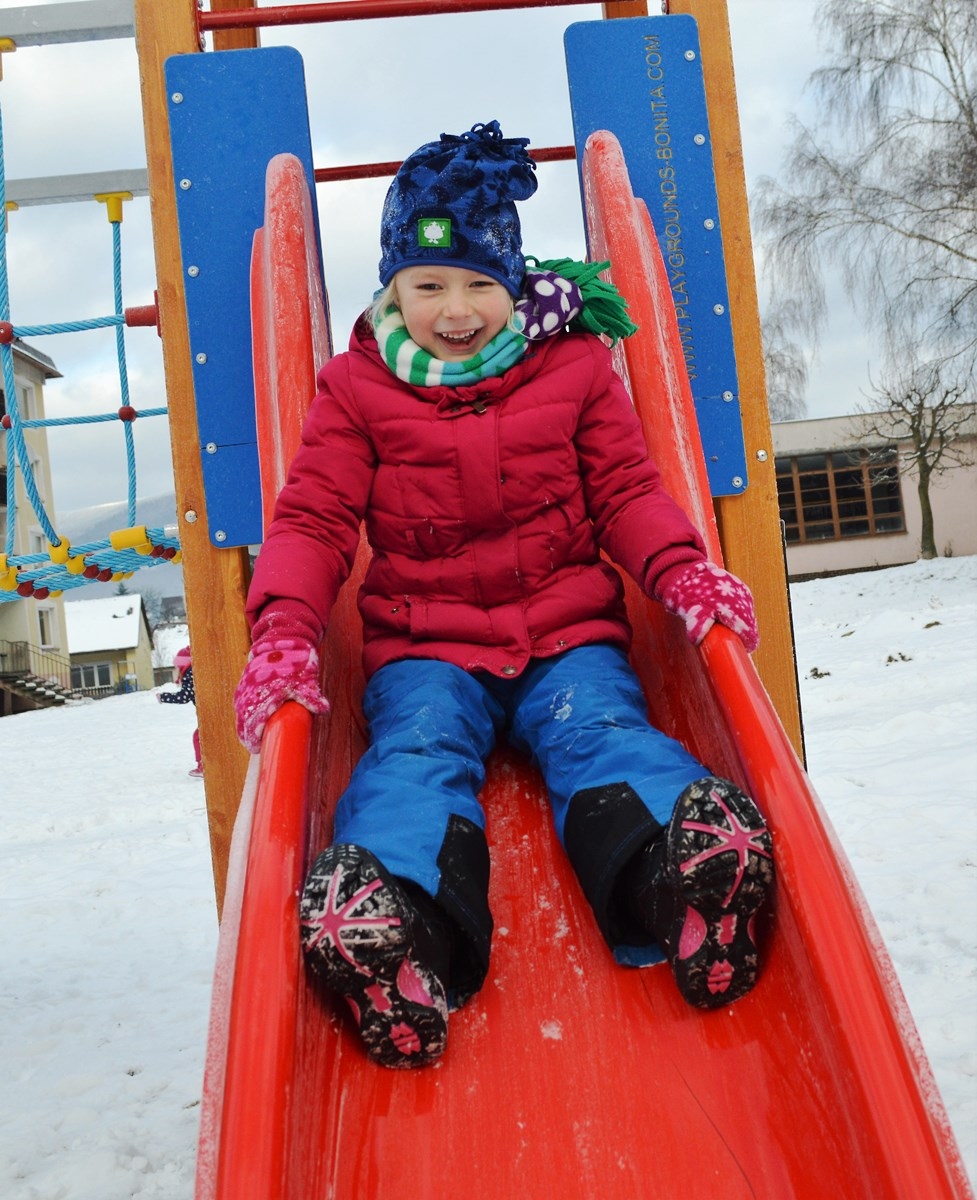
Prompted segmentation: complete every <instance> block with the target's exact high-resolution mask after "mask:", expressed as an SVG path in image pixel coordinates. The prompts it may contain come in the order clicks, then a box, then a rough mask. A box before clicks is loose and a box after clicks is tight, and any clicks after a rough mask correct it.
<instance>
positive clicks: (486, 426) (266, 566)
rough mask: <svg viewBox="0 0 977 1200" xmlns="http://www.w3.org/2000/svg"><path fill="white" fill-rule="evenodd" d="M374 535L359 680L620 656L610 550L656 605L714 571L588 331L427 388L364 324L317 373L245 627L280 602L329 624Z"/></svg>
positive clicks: (617, 592) (620, 619)
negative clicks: (683, 566)
mask: <svg viewBox="0 0 977 1200" xmlns="http://www.w3.org/2000/svg"><path fill="white" fill-rule="evenodd" d="M364 520H365V522H366V533H367V538H368V540H369V543H370V546H371V547H372V550H373V557H372V562H371V565H370V567H369V570H368V572H367V576H366V579H365V582H364V584H363V587H362V588H361V590H360V594H359V608H360V613H361V614H362V617H363V625H364V647H363V657H364V665H365V669H366V674H367V676H369V675H371V674H372V673H373V672H374V671H376V670H377V669H378V668H379V667H381V666H383V665H384V664H385V663H388V662H392V661H393V660H395V659H401V658H437V659H442V660H444V661H447V662H452V663H455V664H456V665H457V666H460V667H463V668H464V669H466V670H470V671H474V670H487V671H490V672H492V673H493V674H495V675H501V676H510V675H516V674H518V673H519V672H521V670H522V669H523V668H524V667H525V666H526V664H527V662H528V661H529V659H530V658H533V657H547V656H549V655H553V654H559V653H560V652H561V651H563V650H566V649H569V648H571V647H574V646H580V645H583V644H586V643H592V642H610V643H613V644H615V645H618V646H622V647H625V648H627V646H628V644H629V642H630V636H631V631H630V627H629V625H628V620H627V615H626V613H625V609H624V603H623V587H622V583H621V580H620V577H619V576H618V574H617V572H616V571H615V570H614V569H613V567H611V566H610V565H609V564H608V563H607V562H605V561H604V560H603V559H602V558H601V554H600V551H601V549H603V550H604V551H605V552H606V553H607V555H608V556H609V557H610V558H611V559H613V560H614V562H616V563H618V564H620V566H622V567H623V568H624V569H625V570H626V571H628V572H629V573H630V574H631V575H632V576H633V577H634V578H635V579H636V580H637V581H638V583H639V584H640V585H641V587H642V588H643V589H644V590H645V592H646V593H647V594H649V595H653V594H654V587H655V582H656V580H657V578H658V576H659V575H660V574H661V572H662V571H664V570H665V569H667V568H668V567H670V566H674V565H675V564H676V563H679V562H695V561H698V560H700V559H703V558H705V550H704V547H703V543H702V539H701V538H700V536H699V534H698V533H697V531H696V530H695V529H694V528H693V526H692V525H691V524H690V522H689V520H688V518H687V517H686V516H685V514H684V513H683V512H682V510H681V509H680V508H679V507H678V506H677V505H676V504H675V502H674V501H673V500H672V499H671V498H670V497H669V496H668V495H667V494H666V493H665V492H664V490H663V489H662V486H661V482H660V478H659V474H658V470H657V468H656V467H655V466H654V464H653V463H652V462H651V461H650V459H649V458H648V455H647V451H646V449H645V444H644V440H643V437H642V434H641V431H640V427H639V425H638V420H637V418H636V416H635V414H634V411H633V408H632V406H631V400H630V397H629V396H628V394H627V392H626V390H625V388H624V385H623V384H622V382H621V380H620V378H619V377H618V376H617V375H616V374H615V373H614V371H613V369H612V366H611V356H610V352H609V351H608V349H607V348H606V346H605V345H604V344H603V343H602V342H601V341H600V340H599V339H598V338H596V337H592V336H591V335H589V334H562V335H557V336H555V337H551V338H548V339H547V340H546V341H544V342H541V343H534V344H531V345H530V346H529V349H528V350H527V352H526V355H525V357H524V358H523V359H522V360H521V361H520V362H519V363H517V364H516V365H515V366H514V367H512V368H511V369H510V370H508V371H507V372H506V373H505V374H504V375H502V376H500V377H497V378H494V379H486V380H483V381H481V382H480V383H477V384H475V385H472V386H468V387H460V388H446V387H431V388H415V387H411V386H410V385H408V384H406V383H403V382H401V381H400V380H398V379H397V378H396V377H395V376H394V375H393V374H392V373H391V372H390V371H389V370H388V369H387V367H386V366H385V365H384V364H383V362H382V360H381V359H380V356H379V353H378V349H377V344H376V341H375V339H374V338H373V335H372V333H371V332H369V331H368V330H367V329H366V328H365V327H364V325H363V324H362V322H361V323H360V325H358V327H357V329H356V330H354V333H353V337H352V338H351V341H350V350H349V352H348V353H347V354H340V355H337V356H336V357H335V358H333V359H331V360H330V361H329V362H328V363H326V365H325V366H324V367H323V368H322V370H321V371H320V373H319V391H318V394H317V396H316V398H315V401H314V403H313V405H312V407H311V409H310V411H309V415H308V418H307V420H306V424H305V428H304V430H303V435H302V446H301V448H300V449H299V451H298V453H297V454H296V456H295V459H294V461H293V463H292V467H291V470H290V472H289V476H288V481H287V483H286V484H285V487H284V488H283V489H282V492H281V495H280V496H279V498H278V503H277V506H276V509H275V518H274V521H273V522H272V524H271V527H270V529H269V530H268V536H267V538H266V540H265V543H264V546H263V547H262V550H261V553H260V555H259V556H258V561H257V563H256V566H255V572H254V578H253V580H252V584H251V590H250V594H249V597H248V616H249V619H250V620H251V621H252V623H253V622H254V620H255V619H256V618H257V616H258V614H259V613H260V612H261V610H262V609H263V608H264V607H265V605H267V604H268V603H269V602H270V601H274V600H276V599H283V598H284V599H290V600H297V601H300V602H301V603H302V604H304V605H305V606H307V608H308V609H310V610H311V612H312V613H314V614H315V616H316V618H317V620H318V621H319V622H321V624H322V627H323V628H325V625H326V623H327V621H328V619H329V613H330V611H331V609H332V605H333V603H334V601H335V599H336V594H337V592H338V591H339V588H340V586H341V584H342V583H343V581H344V580H345V579H346V577H347V575H348V574H349V571H350V569H351V566H352V562H353V558H354V555H355V552H356V547H357V544H358V541H359V530H360V522H361V521H364Z"/></svg>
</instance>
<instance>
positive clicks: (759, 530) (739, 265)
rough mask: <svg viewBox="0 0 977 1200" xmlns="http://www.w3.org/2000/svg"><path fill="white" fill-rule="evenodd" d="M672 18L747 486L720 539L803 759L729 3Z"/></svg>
mask: <svg viewBox="0 0 977 1200" xmlns="http://www.w3.org/2000/svg"><path fill="white" fill-rule="evenodd" d="M669 12H671V13H687V14H689V15H690V16H693V17H695V18H696V20H697V22H698V25H699V40H700V44H701V48H702V70H703V74H704V76H705V88H706V104H707V107H708V110H709V130H710V135H711V139H712V146H713V159H714V162H715V170H716V191H717V195H718V200H719V213H720V222H721V224H722V230H723V249H724V252H725V258H726V274H727V278H728V284H729V303H730V319H731V322H732V327H733V344H734V348H735V352H736V366H737V374H738V377H739V389H740V406H741V411H742V414H743V433H744V438H745V442H746V463H747V470H748V471H749V480H750V482H749V487H748V488H747V489H746V491H745V492H744V493H742V495H739V496H724V497H720V498H719V499H717V501H716V519H717V522H718V525H719V536H720V540H721V542H722V546H723V554H724V556H725V559H726V565H727V566H728V567H729V569H730V570H731V571H733V572H734V573H735V574H737V575H739V576H740V577H741V578H742V579H744V580H745V581H746V582H747V583H748V584H749V586H750V588H751V590H752V591H753V596H754V600H755V602H756V608H757V616H758V619H759V624H760V647H759V649H758V650H757V652H756V654H755V655H754V661H755V663H756V666H757V670H758V672H759V674H760V678H761V679H762V680H763V684H764V686H765V688H766V689H767V692H768V694H769V696H770V699H771V700H772V702H773V705H774V708H775V709H776V710H777V714H778V716H779V717H780V720H781V722H782V723H783V726H784V730H785V731H786V733H787V736H788V737H789V738H790V740H791V742H792V743H793V745H794V748H795V750H796V751H797V752H798V754H799V755H801V757H803V733H802V729H801V714H800V704H799V701H798V695H797V674H796V668H795V664H794V639H793V633H792V630H791V623H790V606H789V597H788V594H787V569H786V563H785V558H784V549H783V541H782V536H781V531H780V509H779V506H778V504H777V480H776V473H775V469H774V449H773V436H772V433H771V429H770V411H769V408H768V405H767V386H766V377H765V374H764V367H763V347H762V344H761V341H760V312H759V305H758V302H757V291H756V274H755V268H754V263H753V242H752V238H751V235H750V217H749V210H748V207H747V195H746V176H745V173H744V170H743V146H742V142H741V140H740V126H739V113H738V110H737V107H736V84H735V80H734V77H733V53H732V46H731V43H730V36H729V13H728V10H727V7H726V0H670V3H669Z"/></svg>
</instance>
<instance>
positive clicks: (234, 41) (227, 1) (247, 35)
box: [210, 0, 259, 50]
mask: <svg viewBox="0 0 977 1200" xmlns="http://www.w3.org/2000/svg"><path fill="white" fill-rule="evenodd" d="M255 7H256V0H210V11H211V12H227V11H229V10H230V9H232V8H255ZM258 32H259V31H258V30H257V29H216V30H215V31H214V49H215V50H253V49H256V48H257V46H258Z"/></svg>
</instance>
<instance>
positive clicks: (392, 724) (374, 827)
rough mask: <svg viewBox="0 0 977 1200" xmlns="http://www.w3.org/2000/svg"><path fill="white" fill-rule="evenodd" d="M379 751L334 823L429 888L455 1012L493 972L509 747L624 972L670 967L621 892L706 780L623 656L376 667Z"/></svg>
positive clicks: (348, 838) (604, 649)
mask: <svg viewBox="0 0 977 1200" xmlns="http://www.w3.org/2000/svg"><path fill="white" fill-rule="evenodd" d="M363 709H364V713H365V716H366V718H367V721H368V723H369V731H370V744H369V747H368V749H367V750H366V752H365V753H364V755H363V757H362V759H361V760H360V762H359V764H358V765H357V767H356V769H355V771H354V772H353V776H352V778H351V780H350V783H349V786H348V788H347V789H346V791H345V792H344V793H343V795H342V796H341V797H340V800H339V803H338V805H337V809H336V818H335V831H334V838H335V841H336V842H351V843H354V844H356V845H358V846H363V847H364V848H366V849H368V850H370V851H371V852H372V853H373V854H375V855H376V856H377V858H379V859H380V861H381V862H382V863H383V864H384V866H385V867H386V868H387V870H388V871H390V872H391V874H393V875H396V876H398V877H400V878H402V879H406V880H411V881H412V882H413V883H415V884H417V885H419V886H420V887H421V888H422V889H423V890H424V891H425V892H427V893H428V894H429V895H430V896H431V897H433V898H434V900H435V901H436V902H437V903H438V904H439V905H440V906H441V908H442V909H443V910H445V911H446V912H447V913H448V914H449V916H450V917H451V918H452V920H453V922H454V925H455V926H457V928H458V929H459V931H460V934H461V936H460V938H459V939H458V942H459V946H458V949H457V951H456V953H455V954H454V955H453V961H452V979H451V981H450V984H449V991H451V992H452V993H453V995H454V997H455V999H456V1002H457V1003H461V1002H462V1001H463V1000H464V999H466V998H467V997H468V996H470V995H472V994H473V993H474V992H475V991H477V990H478V988H479V987H480V986H481V984H482V982H483V980H484V978H485V974H486V972H487V970H488V959H489V946H490V941H491V935H492V917H491V913H490V911H489V906H488V878H489V856H488V845H487V842H486V838H485V815H484V812H483V811H482V808H481V805H480V804H479V801H478V793H479V791H480V789H481V787H482V785H483V783H484V781H485V767H484V763H485V759H486V758H487V757H488V754H489V752H490V751H491V750H492V748H493V746H494V745H495V742H496V739H497V738H498V737H500V736H502V735H504V736H505V737H506V738H507V740H508V742H509V744H510V745H512V746H513V747H515V748H516V749H518V750H521V751H523V752H525V753H526V754H527V755H528V756H529V757H530V758H531V760H532V761H533V763H534V764H535V765H536V766H537V767H538V768H539V770H540V772H541V773H542V776H543V779H544V781H545V784H546V787H547V790H548V792H549V796H550V802H551V805H552V811H553V819H554V822H555V825H556V831H557V834H558V836H559V838H560V841H561V843H562V845H563V847H564V848H565V850H566V852H567V854H568V856H569V858H570V862H571V864H572V866H573V868H574V870H575V872H576V874H577V877H578V878H579V880H580V882H581V885H582V887H583V891H584V894H585V895H586V897H587V899H588V901H589V903H590V905H591V907H592V908H593V910H594V915H595V917H596V919H597V923H598V925H599V927H600V929H601V932H602V933H603V935H604V937H605V939H606V940H607V942H608V944H609V945H610V946H611V948H612V950H613V951H614V953H615V957H616V958H617V959H618V961H620V962H622V963H626V964H629V965H635V966H639V965H644V964H647V963H651V962H657V961H660V959H661V957H662V955H661V951H660V950H659V948H658V947H657V946H656V945H655V944H654V943H653V942H649V938H648V935H647V934H645V933H642V932H640V931H637V930H635V929H633V928H629V927H628V922H627V917H626V915H625V914H622V913H620V912H617V911H616V907H617V906H616V905H615V903H614V884H615V882H616V880H617V877H618V875H619V874H620V871H621V869H622V868H623V867H624V866H625V865H626V864H627V862H628V861H629V860H630V859H631V858H632V857H633V856H634V854H635V853H636V852H637V851H638V850H639V849H640V848H641V847H642V846H644V845H645V844H646V843H647V842H648V841H650V840H651V839H652V838H653V837H655V836H656V835H657V834H658V833H659V832H660V831H661V829H662V827H663V826H664V825H665V824H666V823H667V822H668V819H669V817H670V816H671V813H672V809H673V808H674V805H675V801H676V800H677V799H678V797H679V795H680V794H681V793H682V792H683V791H684V789H685V788H686V787H687V786H688V785H689V784H690V783H692V782H693V781H694V780H696V779H701V778H702V777H703V776H704V775H707V774H708V773H709V772H708V771H707V770H706V768H704V767H703V766H702V765H701V764H700V763H699V762H697V761H696V760H695V759H694V758H693V757H692V756H691V755H690V754H688V753H687V752H686V751H685V749H683V747H682V746H681V745H680V744H679V743H678V742H676V741H675V740H673V739H672V738H669V737H666V736H665V734H663V733H661V732H660V731H659V730H657V729H655V728H654V727H653V726H652V725H650V724H649V722H648V716H647V704H646V701H645V698H644V694H643V692H642V690H641V685H640V683H639V682H638V679H637V677H636V675H635V674H634V671H633V670H632V668H631V666H630V664H629V663H628V660H627V656H626V655H625V654H624V652H623V651H621V650H619V649H617V648H616V647H612V646H607V645H593V646H583V647H580V648H578V649H575V650H569V651H567V652H566V653H564V654H561V655H558V656H556V657H553V658H545V659H534V660H533V661H532V662H531V663H530V664H529V666H528V667H527V668H526V670H525V671H524V672H523V673H522V675H520V676H518V677H516V678H513V679H500V678H497V677H496V676H494V675H490V674H488V673H487V672H477V673H469V672H467V671H464V670H462V669H460V668H459V667H456V666H453V665H452V664H450V663H444V662H440V661H437V660H434V659H405V660H400V661H398V662H394V663H390V664H388V665H387V666H385V667H382V668H381V669H380V670H379V671H377V673H376V674H375V675H374V676H373V677H372V678H371V679H370V681H369V683H368V685H367V688H366V693H365V696H364V700H363Z"/></svg>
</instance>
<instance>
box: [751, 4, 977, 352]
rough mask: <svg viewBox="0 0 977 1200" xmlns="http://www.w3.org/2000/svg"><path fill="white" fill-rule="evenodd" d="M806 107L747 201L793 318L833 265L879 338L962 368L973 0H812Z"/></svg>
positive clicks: (974, 188) (972, 168) (970, 268)
mask: <svg viewBox="0 0 977 1200" xmlns="http://www.w3.org/2000/svg"><path fill="white" fill-rule="evenodd" d="M817 19H818V23H819V25H820V27H821V30H822V32H823V33H824V34H825V35H826V37H827V41H828V44H829V46H830V51H829V54H830V57H829V61H828V65H826V66H824V67H822V68H820V69H819V70H818V71H816V72H815V73H814V74H813V75H812V77H811V81H810V83H811V86H812V87H813V89H814V91H815V94H816V96H817V99H818V101H819V103H818V108H817V111H818V114H819V115H818V118H817V120H816V121H815V122H814V124H813V125H812V127H810V128H808V127H806V126H805V125H803V124H801V123H800V122H798V121H795V122H794V142H793V145H792V147H791V149H790V151H789V154H788V159H787V162H786V164H785V167H784V170H783V173H782V180H783V181H782V182H780V183H778V182H775V181H773V180H770V179H766V180H763V181H761V183H760V185H759V186H758V189H757V193H756V195H755V197H754V212H755V214H756V216H757V223H758V226H759V230H760V233H761V236H762V237H763V238H764V240H765V242H767V243H769V244H768V246H767V250H768V256H769V257H768V263H769V270H770V271H771V275H772V280H773V284H774V288H775V290H776V291H783V292H784V293H785V294H787V295H789V296H793V297H795V298H797V300H798V301H799V305H798V308H797V309H796V310H795V312H794V316H795V317H797V318H798V320H797V321H796V323H795V326H794V327H795V328H796V329H798V330H801V329H806V330H807V332H808V334H811V333H812V332H813V333H815V334H816V331H817V329H818V328H819V327H820V326H821V325H823V322H824V318H825V316H826V308H827V303H826V297H825V285H824V279H823V275H822V265H823V263H826V262H832V263H833V264H835V265H836V266H839V267H840V268H841V271H842V274H843V279H844V282H845V285H846V287H847V289H848V292H849V294H850V296H851V297H852V299H853V301H854V303H855V304H856V307H857V308H858V309H859V310H860V311H861V312H862V313H863V314H864V315H865V317H866V319H867V320H868V322H869V323H870V324H871V325H872V326H873V327H875V328H877V329H878V330H879V331H880V332H881V334H882V335H883V336H884V338H885V344H886V346H887V347H888V349H889V350H890V352H891V351H892V349H893V348H894V347H899V346H902V345H905V344H907V343H910V342H912V343H918V342H920V341H921V340H924V339H925V341H926V344H927V346H928V347H930V348H932V349H933V350H935V352H936V354H937V355H938V356H939V357H940V358H942V359H945V360H947V361H948V362H951V361H952V362H953V363H954V364H955V368H956V369H962V370H963V371H964V373H965V374H972V372H973V369H974V359H975V354H977V6H975V4H974V0H824V3H823V4H822V5H821V8H820V9H819V13H818V18H817Z"/></svg>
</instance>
